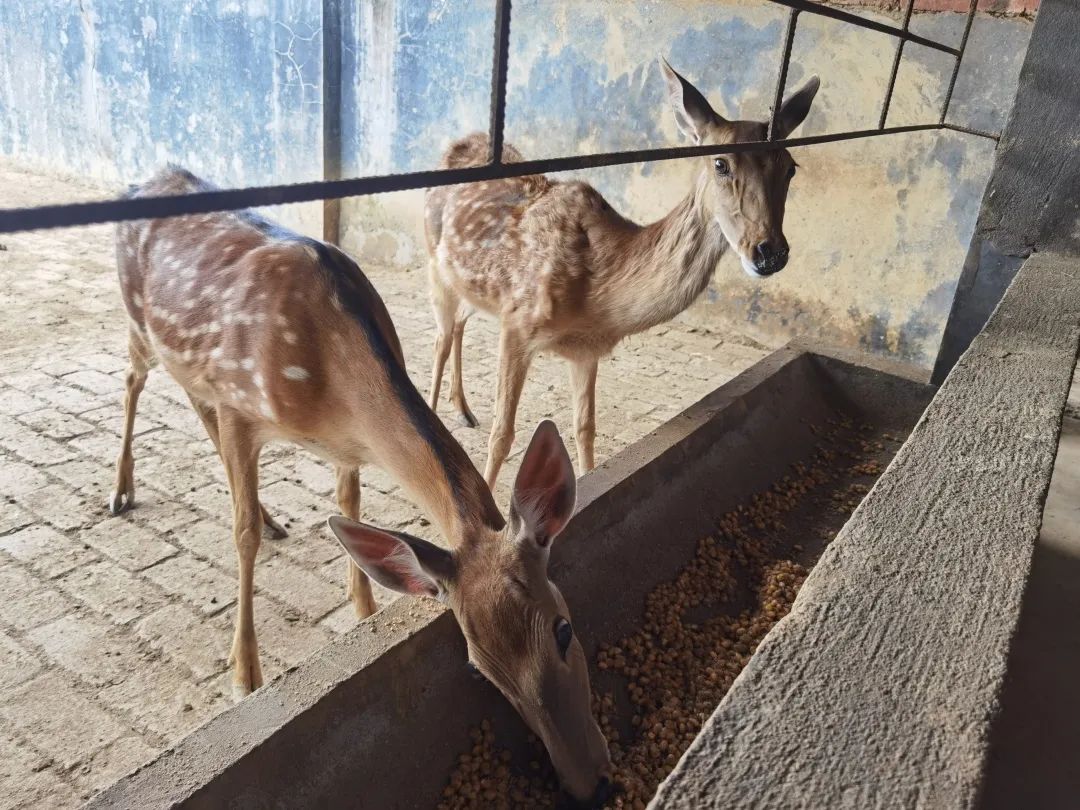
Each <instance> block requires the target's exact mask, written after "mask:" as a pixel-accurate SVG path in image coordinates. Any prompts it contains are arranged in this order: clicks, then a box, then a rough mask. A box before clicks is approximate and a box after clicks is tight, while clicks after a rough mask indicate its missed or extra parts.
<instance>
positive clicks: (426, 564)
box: [327, 515, 454, 600]
mask: <svg viewBox="0 0 1080 810" xmlns="http://www.w3.org/2000/svg"><path fill="white" fill-rule="evenodd" d="M327 523H329V525H330V530H331V531H332V532H333V533H334V536H335V537H337V539H338V542H339V543H341V546H342V548H344V549H345V551H346V553H347V554H348V555H349V556H350V557H352V559H353V562H355V563H356V564H357V565H358V566H360V568H361V569H363V571H364V573H365V574H367V575H368V576H369V577H371V578H372V579H373V580H375V581H376V582H378V583H379V584H380V585H382V586H383V587H384V588H389V589H390V590H392V591H397V592H398V593H407V594H410V595H412V596H431V597H433V598H435V599H440V600H442V599H444V598H445V596H446V589H447V585H448V584H449V583H450V581H451V580H452V579H453V577H454V557H453V555H452V554H451V553H450V552H449V551H447V550H446V549H444V548H439V547H438V546H436V545H435V544H434V543H429V542H428V541H427V540H421V539H420V538H419V537H413V536H412V535H409V534H405V533H404V532H390V531H385V530H383V529H376V528H375V527H374V526H368V525H367V524H365V523H357V522H356V521H355V520H349V519H348V518H346V517H341V516H339V515H335V516H334V517H332V518H330V520H329V521H327Z"/></svg>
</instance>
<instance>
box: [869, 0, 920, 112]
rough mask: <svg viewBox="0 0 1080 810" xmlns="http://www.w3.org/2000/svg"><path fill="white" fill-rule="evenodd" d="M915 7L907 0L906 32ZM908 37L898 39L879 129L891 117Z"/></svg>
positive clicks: (913, 0)
mask: <svg viewBox="0 0 1080 810" xmlns="http://www.w3.org/2000/svg"><path fill="white" fill-rule="evenodd" d="M914 8H915V0H907V8H905V9H904V24H903V25H902V26H901V30H902V31H903V32H904V33H905V34H906V33H907V31H908V26H909V25H910V24H911V12H912V10H914ZM905 44H907V40H906V39H898V40H897V41H896V54H895V55H894V56H893V63H892V72H891V73H889V86H888V87H886V88H885V103H884V104H882V105H881V118H880V119H879V120H878V129H885V121H886V120H887V119H888V117H889V105H890V104H892V94H893V88H894V87H895V86H896V74H897V71H899V70H900V59H901V57H902V56H903V55H904V45H905Z"/></svg>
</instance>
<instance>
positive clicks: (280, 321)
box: [274, 312, 289, 326]
mask: <svg viewBox="0 0 1080 810" xmlns="http://www.w3.org/2000/svg"><path fill="white" fill-rule="evenodd" d="M274 323H275V324H277V325H278V326H288V325H289V319H288V318H286V317H285V316H284V315H282V314H281V313H280V312H279V313H277V314H276V315H275V316H274Z"/></svg>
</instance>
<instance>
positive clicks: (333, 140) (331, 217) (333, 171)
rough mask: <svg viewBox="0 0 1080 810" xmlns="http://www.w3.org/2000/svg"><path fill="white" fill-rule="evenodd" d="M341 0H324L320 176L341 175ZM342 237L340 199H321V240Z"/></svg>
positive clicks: (333, 242) (330, 178) (331, 241)
mask: <svg viewBox="0 0 1080 810" xmlns="http://www.w3.org/2000/svg"><path fill="white" fill-rule="evenodd" d="M341 46H342V20H341V0H323V13H322V114H323V116H322V124H323V180H340V179H341V162H342V154H341ZM340 240H341V200H340V199H328V200H323V241H326V242H329V243H331V244H333V245H336V244H339V242H340Z"/></svg>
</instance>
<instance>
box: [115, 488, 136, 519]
mask: <svg viewBox="0 0 1080 810" xmlns="http://www.w3.org/2000/svg"><path fill="white" fill-rule="evenodd" d="M134 505H135V493H134V492H114V493H113V494H112V495H110V496H109V512H111V513H112V514H114V515H119V514H120V513H121V512H126V511H127V510H128V509H130V508H131V507H133V506H134Z"/></svg>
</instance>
